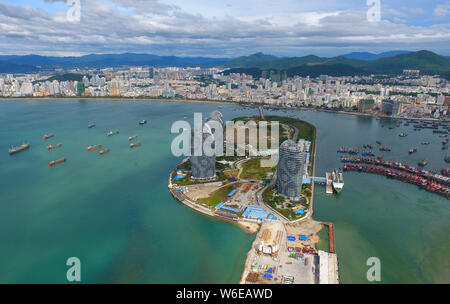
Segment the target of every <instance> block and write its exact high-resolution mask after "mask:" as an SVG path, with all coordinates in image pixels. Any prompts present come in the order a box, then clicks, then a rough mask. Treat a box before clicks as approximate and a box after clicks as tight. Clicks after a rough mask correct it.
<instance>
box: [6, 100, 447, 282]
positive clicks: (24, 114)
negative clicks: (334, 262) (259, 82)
mask: <svg viewBox="0 0 450 304" xmlns="http://www.w3.org/2000/svg"><path fill="white" fill-rule="evenodd" d="M214 109H217V105H214V104H193V103H173V102H170V103H169V102H166V103H165V102H145V101H137V102H133V101H129V102H127V101H124V102H118V101H16V102H14V101H2V102H0V151H3V152H2V153H0V219H1V220H0V230H1V231H2V233H0V282H1V283H34V282H39V283H64V282H66V271H67V268H68V267H67V266H66V265H65V262H66V260H67V258H69V257H72V256H75V257H79V258H80V260H81V263H82V281H83V282H90V283H91V282H92V283H98V282H101V283H108V282H113V283H127V282H135V283H142V282H144V283H153V282H158V283H159V282H161V283H185V282H186V283H187V282H192V283H211V282H214V283H230V282H237V281H238V280H239V276H240V272H241V268H242V265H243V263H244V260H245V255H246V253H247V251H248V250H249V249H250V246H251V243H252V241H253V239H254V236H252V235H248V234H246V233H245V232H243V231H242V230H241V229H240V228H238V227H236V226H233V225H230V224H226V223H223V222H220V221H216V220H214V219H210V218H208V217H205V216H202V215H199V214H197V213H195V212H192V211H191V210H190V209H188V208H187V207H185V206H183V205H181V204H179V203H178V202H176V201H175V200H174V199H173V198H172V197H171V196H170V194H169V193H168V191H167V178H168V174H169V172H170V171H171V170H172V168H173V167H175V166H176V165H177V164H178V163H179V161H180V159H179V158H175V157H173V156H172V155H171V153H170V144H171V140H172V138H173V135H171V134H170V126H171V124H172V123H173V122H174V121H176V120H180V119H185V117H186V119H187V120H189V121H192V120H193V112H203V113H204V114H208V113H209V112H211V111H212V110H214ZM220 110H221V111H222V112H223V113H224V116H225V118H226V119H227V120H228V119H231V118H233V117H236V116H241V115H246V114H257V110H255V109H246V110H242V109H240V108H238V107H236V106H233V105H223V108H222V109H220ZM273 114H283V115H290V116H293V117H298V118H302V119H305V120H307V121H309V122H312V123H313V124H315V125H316V126H317V128H318V131H319V142H318V159H317V161H318V163H317V173H318V174H324V172H325V171H326V169H329V168H333V167H340V166H341V163H340V162H339V158H338V156H337V154H336V152H335V151H336V149H337V148H338V147H339V146H341V145H348V146H350V145H362V144H363V143H366V142H371V143H373V144H375V140H377V139H379V140H381V141H382V142H383V143H384V144H386V145H392V146H393V151H392V152H385V153H384V154H385V158H386V159H388V158H393V159H400V160H403V161H408V162H410V163H416V162H417V161H418V160H420V159H422V158H424V157H425V156H426V157H427V158H428V159H429V160H430V164H429V167H430V168H435V169H439V168H441V167H443V166H444V161H443V157H444V154H445V153H444V151H441V150H440V141H441V140H442V139H441V138H439V137H437V136H436V135H433V134H432V133H431V130H424V131H421V132H419V133H415V132H413V131H412V129H411V130H408V129H405V127H402V128H396V129H394V130H389V129H387V127H385V128H381V127H380V124H379V121H377V120H375V119H372V118H361V117H356V116H347V115H336V114H329V113H319V112H311V111H289V112H284V113H283V111H275V112H273ZM141 119H147V120H148V121H149V124H148V125H146V126H144V127H140V126H138V124H137V123H138V121H139V120H141ZM90 122H96V124H97V127H95V128H93V129H88V128H87V125H88V123H90ZM411 128H412V126H411ZM112 129H120V134H119V135H116V136H113V137H107V136H106V132H107V131H108V130H112ZM402 131H406V132H407V133H408V134H409V136H408V137H406V138H399V137H398V133H400V132H402ZM46 133H54V134H55V135H56V136H55V137H54V138H52V139H50V140H48V142H44V141H43V140H42V136H43V135H44V134H46ZM132 135H138V138H139V140H141V141H142V146H141V147H139V148H136V149H134V150H131V149H130V148H129V147H128V140H127V138H128V136H132ZM425 140H428V141H430V142H431V145H429V146H422V145H420V142H421V141H425ZM22 141H28V142H30V143H31V145H32V146H31V148H30V150H28V151H25V152H22V153H19V154H17V155H14V156H9V155H8V153H7V150H8V148H9V145H11V144H20V143H22ZM58 142H61V143H62V144H63V146H62V148H61V149H58V150H54V151H50V152H48V151H47V150H46V149H45V147H46V145H47V144H48V143H51V144H56V143H58ZM95 144H103V145H104V148H110V149H111V152H110V153H109V154H106V155H104V156H99V155H97V153H96V152H88V151H86V147H87V146H89V145H95ZM412 147H417V148H418V150H419V151H418V153H416V154H415V155H412V156H409V155H408V153H407V151H408V150H409V149H410V148H412ZM63 156H65V157H67V159H68V161H67V162H66V163H64V164H60V165H58V166H56V167H55V168H50V167H49V166H48V162H49V161H50V160H55V159H59V158H61V157H63ZM345 182H346V184H345V189H344V190H343V193H341V195H340V196H338V197H333V196H327V195H325V193H324V192H325V191H324V189H322V188H321V187H320V186H319V187H317V188H316V189H317V190H316V203H315V211H316V218H318V219H319V220H324V221H332V222H334V223H335V228H336V247H337V252H338V255H339V266H340V272H341V279H342V281H343V282H345V283H356V282H357V283H364V282H366V279H365V277H366V271H367V266H365V262H366V260H367V258H369V257H371V256H376V257H379V258H380V260H381V264H382V280H383V282H385V283H391V282H396V283H408V282H430V283H433V282H442V283H443V282H446V283H448V282H450V269H449V265H450V260H449V255H448V252H449V250H450V240H449V238H448V235H449V234H450V223H449V221H448V218H449V215H450V208H449V203H448V202H447V200H446V199H444V198H441V197H440V196H437V195H433V194H431V193H427V192H424V191H420V190H419V189H418V188H416V187H415V186H412V185H406V184H402V183H400V182H397V181H392V180H388V179H386V178H384V177H381V176H371V175H362V174H357V173H348V174H346V175H345Z"/></svg>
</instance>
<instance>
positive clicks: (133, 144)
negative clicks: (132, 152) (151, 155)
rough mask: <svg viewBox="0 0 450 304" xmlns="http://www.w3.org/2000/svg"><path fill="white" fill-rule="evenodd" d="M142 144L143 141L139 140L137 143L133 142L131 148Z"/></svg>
mask: <svg viewBox="0 0 450 304" xmlns="http://www.w3.org/2000/svg"><path fill="white" fill-rule="evenodd" d="M140 145H141V142H140V141H138V142H137V143H131V144H130V148H134V147H139V146H140Z"/></svg>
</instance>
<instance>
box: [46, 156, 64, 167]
mask: <svg viewBox="0 0 450 304" xmlns="http://www.w3.org/2000/svg"><path fill="white" fill-rule="evenodd" d="M66 160H67V159H66V158H65V157H63V158H61V159H58V160H52V161H51V162H49V163H48V165H49V166H50V167H53V166H54V165H57V164H60V163H63V162H65V161H66Z"/></svg>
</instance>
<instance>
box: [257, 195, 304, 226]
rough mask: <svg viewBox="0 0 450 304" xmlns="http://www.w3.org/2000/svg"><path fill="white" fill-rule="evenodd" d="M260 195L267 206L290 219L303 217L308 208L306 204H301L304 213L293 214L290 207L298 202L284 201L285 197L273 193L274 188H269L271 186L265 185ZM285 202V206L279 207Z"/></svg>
mask: <svg viewBox="0 0 450 304" xmlns="http://www.w3.org/2000/svg"><path fill="white" fill-rule="evenodd" d="M262 197H263V199H264V203H265V204H267V205H268V206H270V207H272V208H273V209H275V210H277V211H278V212H280V213H281V214H282V215H284V216H285V217H286V218H288V219H289V220H291V221H293V220H297V219H299V218H302V217H304V216H305V215H306V213H307V210H308V208H307V206H303V209H304V210H305V214H303V215H301V214H295V213H294V210H292V208H294V207H296V206H298V205H299V204H298V203H295V202H289V203H286V201H287V199H286V198H285V197H283V196H281V195H275V191H274V188H271V187H267V188H266V190H264V192H263V194H262ZM285 204H286V205H287V206H286V208H285V207H281V206H283V205H285Z"/></svg>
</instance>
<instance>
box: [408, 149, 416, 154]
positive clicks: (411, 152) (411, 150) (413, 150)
mask: <svg viewBox="0 0 450 304" xmlns="http://www.w3.org/2000/svg"><path fill="white" fill-rule="evenodd" d="M416 152H417V149H409V151H408V153H409V154H413V153H416Z"/></svg>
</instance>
